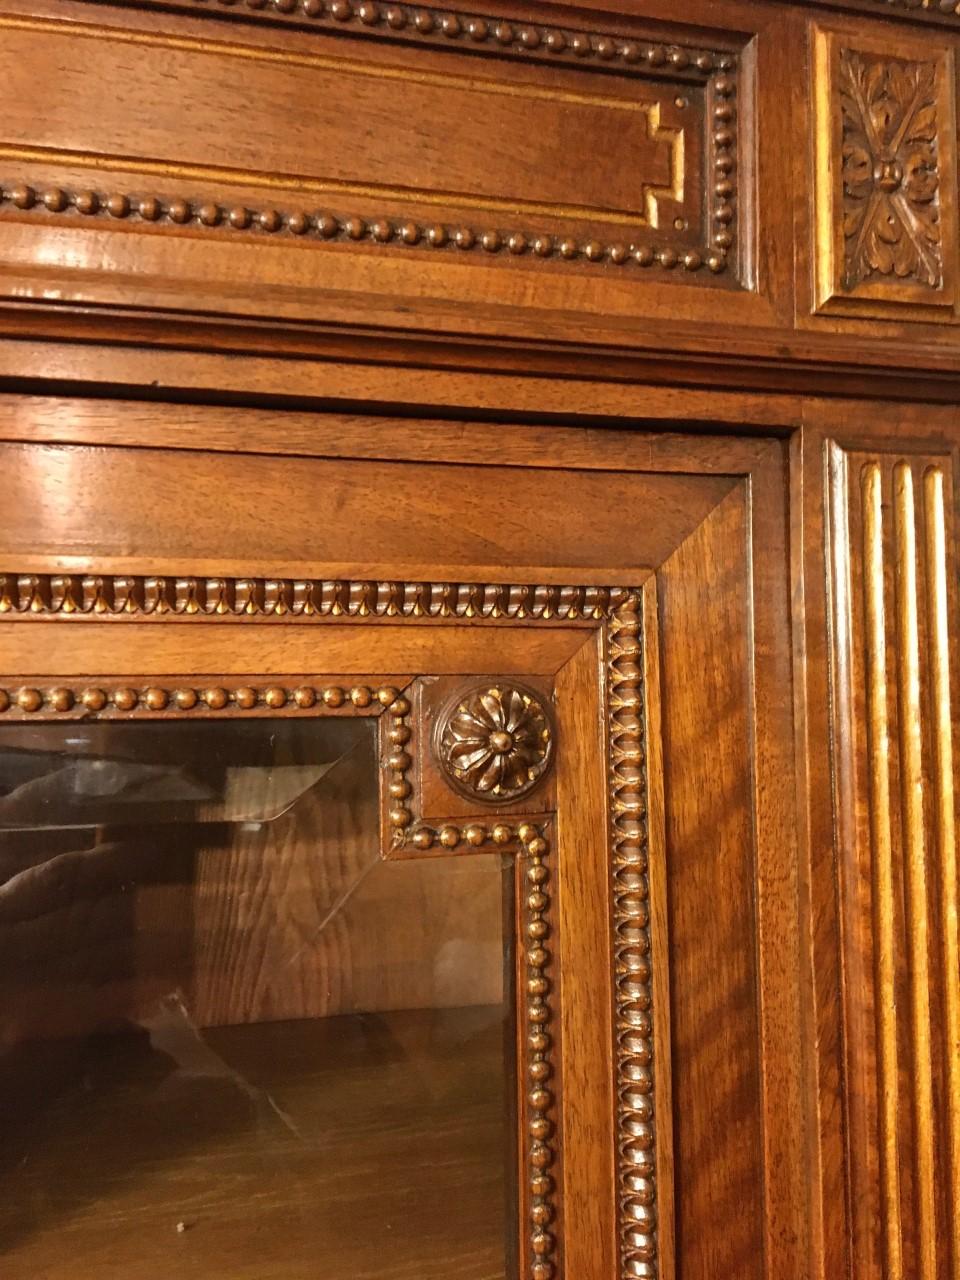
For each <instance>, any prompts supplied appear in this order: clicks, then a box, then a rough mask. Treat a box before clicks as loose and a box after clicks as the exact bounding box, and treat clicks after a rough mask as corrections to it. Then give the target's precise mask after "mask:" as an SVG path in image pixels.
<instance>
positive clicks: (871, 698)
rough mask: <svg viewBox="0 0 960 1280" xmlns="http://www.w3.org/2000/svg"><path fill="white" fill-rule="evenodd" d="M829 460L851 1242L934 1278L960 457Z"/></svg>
mask: <svg viewBox="0 0 960 1280" xmlns="http://www.w3.org/2000/svg"><path fill="white" fill-rule="evenodd" d="M830 459H831V467H832V477H833V492H832V509H831V519H832V530H833V538H834V540H835V546H836V564H837V570H838V571H839V572H842V573H843V575H844V576H845V578H846V580H847V581H848V583H849V594H847V593H846V592H844V593H843V594H841V593H839V592H837V593H835V595H834V599H833V609H834V617H835V633H834V634H835V636H836V638H837V640H836V645H837V647H836V651H835V661H836V664H837V666H836V671H837V676H836V678H837V680H838V685H839V688H840V690H841V692H842V694H843V698H842V701H840V702H839V703H838V712H839V715H838V722H837V731H838V755H837V767H838V777H839V781H840V787H839V789H838V793H837V794H838V803H839V804H840V805H841V806H842V807H841V816H842V822H843V825H842V827H841V828H840V831H841V842H840V846H839V851H838V852H839V856H840V858H841V879H840V910H841V913H842V916H843V919H844V922H845V945H844V960H845V981H844V1001H845V1016H846V1019H847V1024H848V1027H849V1033H848V1039H847V1063H848V1066H847V1069H848V1073H849V1077H850V1080H851V1084H850V1086H849V1088H848V1092H847V1097H846V1105H847V1109H848V1116H849V1122H848V1123H849V1139H848V1159H849V1162H850V1176H851V1179H852V1196H853V1199H852V1204H851V1212H852V1217H853V1223H854V1243H855V1247H856V1248H858V1249H859V1251H860V1253H861V1256H862V1258H863V1268H864V1275H866V1276H870V1277H874V1276H876V1277H880V1276H883V1277H884V1278H886V1277H888V1276H889V1277H897V1276H914V1275H916V1276H929V1277H931V1278H932V1277H939V1276H941V1275H953V1274H955V1267H956V1266H957V1259H958V1254H957V1250H956V1222H955V1217H956V1215H955V1212H954V1205H955V1194H954V1187H955V1178H956V1159H955V1152H956V1146H955V1144H956V1136H955V1135H956V1128H957V1110H956V1101H955V1099H956V1094H955V1092H954V1091H955V1088H956V1071H957V1068H956V1053H955V1051H954V1048H953V1045H954V1043H955V1042H954V1041H953V1039H952V1037H953V1035H954V1034H955V1029H956V1002H957V978H956V966H955V964H954V959H955V947H956V937H957V931H956V879H955V876H956V872H955V860H954V855H953V853H951V854H949V855H947V861H946V863H945V862H944V858H943V852H942V851H943V849H944V847H945V846H944V839H945V838H949V833H950V832H951V830H952V824H953V810H952V799H953V784H952V779H951V780H950V781H946V779H945V774H944V772H943V770H944V764H945V762H946V761H948V760H951V759H952V724H951V693H950V684H951V663H952V656H951V650H952V645H953V644H954V643H955V642H954V639H953V637H952V635H951V632H950V626H949V610H948V607H947V600H948V592H949V590H950V586H949V573H950V570H949V568H948V564H949V560H948V554H952V552H951V553H948V550H947V548H948V545H949V543H948V518H947V514H946V509H945V505H944V502H943V492H944V488H945V484H946V482H947V477H948V475H950V470H949V464H948V462H947V460H946V459H945V458H944V457H943V456H937V455H935V454H933V455H931V454H922V453H919V451H918V452H916V453H904V452H900V451H896V448H895V446H894V450H892V451H890V452H884V451H877V452H873V453H871V452H868V451H863V450H858V449H856V448H854V449H844V448H841V447H840V446H837V445H833V446H831V453H830ZM861 672H863V673H864V674H865V678H866V697H865V699H861V698H860V697H859V696H858V694H857V693H856V687H857V682H858V681H859V679H860V678H861V676H860V673H861ZM947 806H949V813H948V812H947ZM945 815H946V816H945ZM951 848H952V843H951ZM935 921H936V924H934V922H935ZM935 932H936V935H938V936H935ZM874 1134H878V1135H879V1138H878V1139H877V1138H875V1137H874ZM874 1197H875V1199H874ZM868 1198H869V1201H870V1202H872V1203H878V1204H879V1209H880V1214H879V1215H876V1214H874V1213H873V1212H871V1210H870V1209H869V1208H867V1203H868ZM878 1223H879V1224H880V1225H879V1227H878Z"/></svg>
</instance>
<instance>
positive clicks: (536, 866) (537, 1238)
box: [0, 574, 659, 1280]
mask: <svg viewBox="0 0 960 1280" xmlns="http://www.w3.org/2000/svg"><path fill="white" fill-rule="evenodd" d="M640 610H641V602H640V597H639V594H638V593H637V592H636V591H634V590H632V589H629V588H625V587H556V586H521V585H513V586H510V585H497V584H485V585H482V584H466V583H403V582H381V583H376V582H353V583H351V582H334V581H319V580H317V581H313V580H310V581H308V580H297V581H293V580H286V579H256V578H237V579H222V578H193V577H189V576H186V575H181V576H173V577H168V578H167V577H164V578H160V577H113V576H109V575H103V574H94V575H86V576H83V577H67V576H51V575H33V574H7V575H5V576H2V575H0V612H2V613H3V614H4V615H5V616H6V617H7V618H21V619H25V620H26V619H29V618H36V617H38V616H40V617H43V616H47V617H50V618H53V619H63V620H67V619H71V618H75V619H79V618H101V619H113V620H115V621H116V622H117V624H120V623H122V621H123V620H124V619H127V620H137V619H142V618H144V617H152V618H156V619H158V620H161V619H163V618H171V619H172V618H177V619H181V618H184V617H195V618H197V619H203V618H217V617H223V616H224V615H228V616H234V617H239V618H244V617H249V618H253V619H260V620H263V619H267V618H270V617H275V616H291V615H292V617H294V618H296V619H297V620H298V621H301V622H307V621H310V620H316V619H322V618H337V617H344V616H346V617H367V618H371V619H373V618H376V617H403V618H433V619H443V618H477V619H482V620H485V621H490V622H494V623H495V622H497V621H498V620H507V621H511V620H528V621H530V622H533V623H538V622H549V621H551V620H553V619H558V618H559V619H562V620H565V621H567V622H572V623H579V622H587V623H591V624H592V625H594V626H599V627H601V628H602V629H603V631H604V635H605V686H606V696H607V721H608V741H609V746H608V769H609V791H610V813H611V830H610V845H611V876H612V901H613V920H612V924H613V966H614V967H613V976H614V1002H615V1007H614V1035H615V1046H614V1047H615V1053H614V1087H615V1097H616V1136H617V1187H618V1229H619V1238H620V1274H621V1276H622V1277H623V1280H656V1276H657V1274H658V1270H659V1268H658V1257H657V1251H658V1243H657V1212H656V1210H657V1186H656V1177H655V1169H656V1129H655V1123H654V1116H655V1097H654V1083H653V1073H652V1063H653V1049H654V1042H653V1021H652V1003H653V989H652V974H651V961H650V929H649V887H648V883H647V836H646V825H645V819H646V791H645V788H646V774H645V757H644V748H643V699H644V691H643V679H642V661H641V659H642V638H641V615H640ZM283 708H287V709H288V710H290V711H292V712H296V711H298V710H302V711H305V712H308V713H309V712H312V713H313V714H317V713H318V712H319V713H321V714H338V713H340V714H350V713H359V714H364V713H366V714H370V715H378V714H380V713H384V714H382V715H381V719H380V731H381V734H382V735H383V736H382V738H381V742H382V744H383V747H384V748H385V749H384V750H383V751H382V759H381V765H382V767H381V771H380V772H381V779H382V785H383V788H384V817H385V830H386V832H387V838H388V840H389V842H390V843H391V845H392V849H391V850H387V851H385V854H386V856H388V857H389V856H391V854H393V855H394V856H404V851H405V850H406V851H408V855H407V856H413V855H415V854H420V855H423V854H424V853H429V851H431V850H434V851H437V852H440V851H443V852H454V851H458V850H459V851H467V850H481V849H484V850H489V851H491V852H495V851H498V850H499V851H502V852H504V853H506V852H511V851H517V852H518V853H519V854H520V858H519V859H518V868H520V867H522V869H523V874H524V876H525V877H526V882H527V885H528V888H527V889H526V890H525V893H526V897H525V898H524V901H523V921H524V930H525V935H526V936H525V939H524V941H525V944H526V945H527V948H528V949H527V952H526V956H525V960H526V984H527V985H526V992H525V994H526V995H527V997H528V1000H526V1001H524V1000H520V1001H519V1002H518V1006H519V1009H520V1017H521V1020H522V1021H521V1025H522V1029H523V1039H524V1043H525V1045H526V1058H525V1070H526V1073H527V1081H528V1084H529V1089H528V1090H527V1091H526V1092H525V1094H524V1104H523V1105H524V1107H525V1112H524V1126H525V1132H526V1141H527V1147H526V1160H525V1165H526V1183H525V1189H524V1193H525V1197H526V1199H525V1214H526V1218H527V1223H528V1230H527V1234H526V1238H525V1239H524V1240H523V1241H522V1249H523V1257H524V1265H523V1273H524V1275H525V1276H526V1277H527V1280H555V1277H556V1276H557V1275H558V1274H559V1266H560V1263H559V1252H560V1245H559V1242H558V1239H557V1236H556V1232H555V1231H554V1230H552V1229H551V1224H552V1223H553V1222H554V1220H555V1218H556V1203H555V1194H556V1175H555V1172H554V1171H553V1166H554V1164H555V1163H556V1161H557V1159H558V1158H559V1157H558V1152H557V1150H556V1148H555V1146H554V1144H553V1142H552V1141H551V1138H552V1135H553V1133H554V1131H555V1127H556V1110H555V1109H556V1093H555V1089H554V1088H553V1087H552V1086H551V1083H550V1081H551V1079H552V1077H553V1073H554V1066H553V1062H552V1057H551V1054H552V1050H553V1032H552V1025H553V1018H554V1014H553V1010H552V1008H551V1003H550V1000H549V993H550V991H551V989H552V987H553V980H552V977H551V968H550V966H551V964H552V963H553V956H552V952H551V948H550V934H551V925H550V895H549V881H550V868H549V860H548V854H549V843H548V836H547V831H546V828H545V827H543V826H542V825H540V824H537V823H534V822H531V821H530V820H529V819H524V818H518V819H515V820H513V821H510V820H508V821H504V820H503V819H502V818H499V817H496V816H494V817H493V818H491V820H490V821H477V820H473V819H471V820H467V821H464V822H463V823H459V822H456V821H450V822H446V821H444V822H440V823H436V824H431V823H426V822H424V821H422V820H421V819H418V818H416V817H415V815H414V810H413V802H414V799H415V797H414V794H413V784H412V780H411V775H412V772H413V771H412V768H411V766H412V763H413V760H412V756H411V754H410V751H409V749H408V748H409V746H410V742H411V737H412V733H413V731H412V728H411V725H410V723H409V717H410V712H411V709H412V708H411V702H410V699H409V698H408V697H407V696H406V693H405V691H404V690H401V689H398V688H396V687H394V686H392V685H385V686H375V685H373V684H368V683H359V682H358V683H356V684H351V685H349V686H348V685H346V684H329V685H312V684H300V685H297V686H296V687H294V688H285V687H283V686H281V685H279V684H271V685H267V686H262V687H254V686H252V685H237V686H233V685H229V686H228V685H226V684H216V685H211V686H207V687H204V688H196V687H192V686H190V685H189V684H187V685H181V684H178V685H176V686H173V687H169V688H161V687H159V686H155V685H151V686H143V687H141V686H139V685H138V686H134V685H130V686H124V685H121V686H119V687H115V688H108V687H106V685H105V684H100V683H91V684H90V685H88V686H85V687H83V688H70V687H66V686H64V685H62V684H57V685H54V686H52V687H49V688H46V687H43V688H41V687H35V686H33V685H31V686H29V687H26V686H25V687H21V688H17V689H14V690H8V689H3V690H0V711H3V712H4V713H5V718H7V717H8V716H9V717H11V718H14V719H20V720H27V721H29V720H30V719H32V718H35V717H38V716H39V717H40V718H42V717H43V716H51V717H54V718H56V717H60V716H64V717H66V716H70V715H78V714H79V715H84V714H85V715H96V716H110V715H120V716H124V717H128V716H135V715H137V714H141V713H142V714H145V715H154V716H155V715H158V714H160V715H162V714H177V713H191V714H196V713H201V714H202V713H203V711H204V710H208V711H213V712H216V713H218V714H221V715H222V714H232V713H233V712H234V711H236V712H239V713H246V714H249V713H250V712H256V711H258V710H263V711H265V712H266V713H268V714H269V713H270V712H275V711H276V710H278V709H283Z"/></svg>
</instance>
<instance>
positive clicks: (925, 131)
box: [905, 101, 937, 143]
mask: <svg viewBox="0 0 960 1280" xmlns="http://www.w3.org/2000/svg"><path fill="white" fill-rule="evenodd" d="M936 136H937V104H936V102H935V101H932V102H925V103H923V104H922V106H921V107H920V108H919V109H918V110H917V111H915V112H914V114H913V118H912V119H911V121H910V127H909V128H908V130H907V136H906V138H905V141H906V142H907V143H911V142H933V140H934V139H935V138H936Z"/></svg>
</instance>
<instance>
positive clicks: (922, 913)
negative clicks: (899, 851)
mask: <svg viewBox="0 0 960 1280" xmlns="http://www.w3.org/2000/svg"><path fill="white" fill-rule="evenodd" d="M893 493H894V538H895V546H896V553H895V566H896V637H897V655H896V668H897V694H898V717H897V720H898V727H899V758H900V787H901V806H900V812H901V820H902V827H903V858H904V877H903V878H904V889H905V904H906V926H907V938H906V946H907V952H908V955H909V978H910V1023H911V1045H912V1059H913V1061H912V1077H913V1088H912V1090H911V1098H910V1100H911V1104H912V1108H913V1127H914V1145H915V1153H916V1154H915V1159H916V1171H915V1187H916V1215H917V1217H916V1224H917V1243H918V1251H917V1277H918V1280H936V1267H937V1254H936V1250H937V1241H936V1201H935V1186H934V1158H935V1157H934V1133H933V1062H932V1054H931V1045H930V967H929V929H928V920H927V855H926V838H925V831H924V815H923V739H922V722H923V708H922V706H921V697H920V625H919V616H918V615H919V610H918V603H919V602H918V595H917V532H916V511H915V503H914V491H913V471H912V469H911V467H910V466H909V464H908V463H906V462H898V463H897V465H896V467H895V468H894V472H893ZM883 1014H884V1015H885V1014H886V1011H883ZM882 1016H883V1015H882Z"/></svg>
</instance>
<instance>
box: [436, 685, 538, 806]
mask: <svg viewBox="0 0 960 1280" xmlns="http://www.w3.org/2000/svg"><path fill="white" fill-rule="evenodd" d="M553 742H554V730H553V723H552V719H551V716H550V713H549V712H548V710H547V708H546V707H545V706H544V704H543V703H542V702H541V701H540V699H539V697H538V696H537V695H536V694H535V693H533V692H532V691H531V690H530V689H526V688H523V687H521V686H518V685H513V684H506V683H502V682H500V683H487V684H481V685H475V686H473V687H472V688H470V689H468V690H466V691H465V692H461V693H458V694H457V695H456V697H454V698H453V699H451V700H450V701H449V702H448V703H447V704H446V706H445V707H444V708H443V709H442V711H441V712H440V715H439V716H438V717H437V721H436V726H435V729H434V735H433V750H434V755H435V757H436V759H437V763H438V764H439V766H440V768H441V770H442V771H443V773H444V776H445V777H446V779H447V781H448V782H449V783H450V784H451V786H452V787H453V788H454V790H456V791H459V792H460V794H461V795H464V796H467V797H468V798H469V799H471V800H483V801H485V802H486V803H489V804H497V803H505V802H510V801H513V800H517V799H519V798H520V797H521V796H523V795H526V794H527V793H528V792H529V791H532V790H533V788H534V787H535V786H536V785H537V783H538V782H540V780H541V778H543V776H544V774H545V773H546V772H547V770H548V769H549V767H550V763H551V760H552V758H553Z"/></svg>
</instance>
